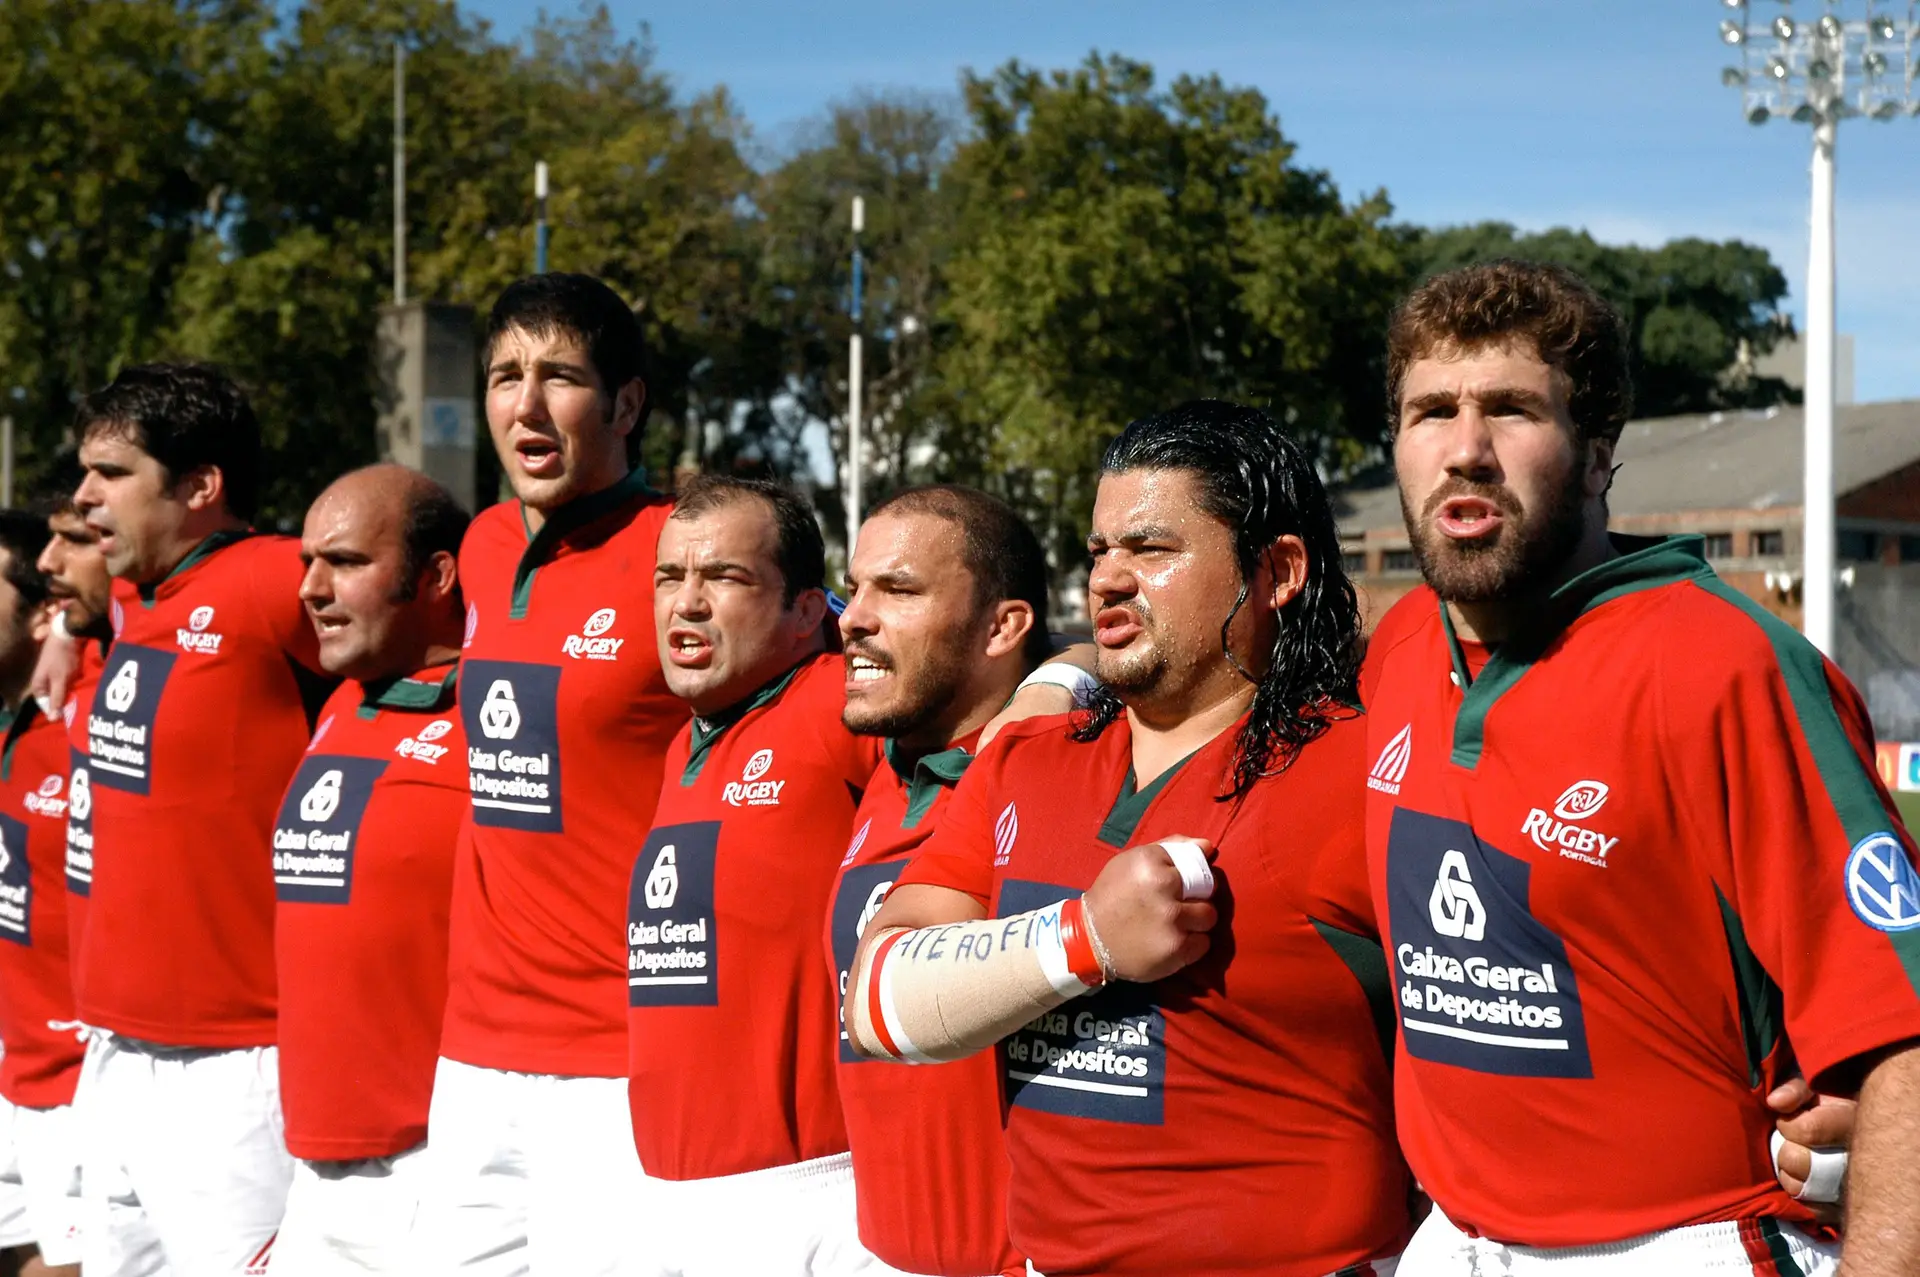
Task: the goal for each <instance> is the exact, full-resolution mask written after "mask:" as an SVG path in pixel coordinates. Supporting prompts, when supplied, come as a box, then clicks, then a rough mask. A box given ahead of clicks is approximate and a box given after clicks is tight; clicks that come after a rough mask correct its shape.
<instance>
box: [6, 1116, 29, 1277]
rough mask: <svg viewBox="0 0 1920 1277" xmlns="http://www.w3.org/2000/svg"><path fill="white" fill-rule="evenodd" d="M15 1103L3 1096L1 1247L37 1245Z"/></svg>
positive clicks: (8, 1248) (11, 1247) (10, 1248)
mask: <svg viewBox="0 0 1920 1277" xmlns="http://www.w3.org/2000/svg"><path fill="white" fill-rule="evenodd" d="M13 1112H14V1109H13V1105H12V1104H10V1103H9V1102H8V1101H6V1100H4V1099H0V1250H12V1249H13V1248H14V1247H16V1246H31V1245H33V1240H34V1238H33V1214H32V1211H31V1210H30V1209H29V1207H28V1205H27V1182H26V1177H25V1176H23V1175H21V1173H20V1149H19V1147H18V1146H17V1145H16V1144H15V1143H14V1137H13Z"/></svg>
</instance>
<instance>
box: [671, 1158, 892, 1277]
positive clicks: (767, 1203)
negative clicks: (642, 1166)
mask: <svg viewBox="0 0 1920 1277" xmlns="http://www.w3.org/2000/svg"><path fill="white" fill-rule="evenodd" d="M652 1189H653V1193H654V1202H655V1207H656V1209H655V1212H654V1215H655V1218H656V1219H657V1220H658V1221H659V1224H658V1227H657V1228H655V1229H654V1230H652V1231H653V1237H652V1241H653V1243H654V1244H653V1245H652V1246H651V1247H649V1248H648V1249H647V1251H646V1253H645V1254H642V1255H638V1256H637V1258H638V1259H639V1261H640V1262H639V1263H638V1265H637V1266H636V1267H635V1269H634V1273H635V1277H739V1275H740V1274H746V1273H751V1274H753V1275H754V1277H854V1275H855V1274H858V1275H859V1277H881V1275H883V1274H894V1273H897V1272H898V1271H899V1270H897V1269H894V1268H889V1267H888V1266H887V1265H885V1264H883V1263H881V1262H880V1261H879V1260H878V1259H875V1258H874V1257H873V1254H872V1253H871V1252H870V1251H868V1250H867V1248H866V1247H865V1246H862V1245H861V1244H860V1229H859V1223H858V1220H857V1218H856V1207H855V1204H854V1195H853V1157H852V1155H851V1154H849V1153H838V1154H835V1155H834V1156H832V1157H822V1158H817V1159H815V1160H813V1161H811V1162H797V1163H795V1164H794V1165H792V1166H775V1167H771V1168H769V1169H767V1170H764V1171H749V1172H747V1173H746V1174H744V1175H722V1176H718V1177H716V1178H714V1179H690V1180H678V1181H672V1180H654V1181H653V1183H652Z"/></svg>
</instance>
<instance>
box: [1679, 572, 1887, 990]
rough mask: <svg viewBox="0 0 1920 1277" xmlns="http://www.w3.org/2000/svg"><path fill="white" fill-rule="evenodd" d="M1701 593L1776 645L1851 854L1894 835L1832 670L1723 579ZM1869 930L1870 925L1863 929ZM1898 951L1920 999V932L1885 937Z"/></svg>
mask: <svg viewBox="0 0 1920 1277" xmlns="http://www.w3.org/2000/svg"><path fill="white" fill-rule="evenodd" d="M1697 584H1698V585H1699V586H1700V588H1701V589H1703V590H1705V591H1707V592H1708V593H1709V594H1712V595H1713V596H1714V597H1715V598H1718V599H1721V600H1723V601H1725V602H1726V603H1729V604H1731V605H1732V606H1734V607H1737V608H1739V609H1740V610H1741V611H1742V612H1744V613H1746V614H1747V616H1748V617H1749V618H1750V619H1751V620H1752V621H1753V623H1754V624H1756V625H1758V626H1759V627H1760V629H1761V632H1762V633H1764V634H1765V635H1766V636H1767V641H1768V642H1769V643H1771V644H1772V645H1773V656H1774V659H1775V660H1776V661H1778V662H1779V663H1780V675H1781V677H1782V678H1783V679H1785V680H1786V684H1787V694H1788V695H1789V696H1790V697H1791V698H1792V700H1793V716H1794V718H1795V719H1796V720H1798V722H1799V724H1800V735H1801V737H1802V738H1803V739H1804V740H1805V741H1806V742H1807V749H1808V751H1809V752H1810V753H1812V755H1813V761H1814V766H1816V767H1817V768H1819V770H1820V783H1821V784H1822V785H1824V786H1825V787H1826V791H1827V799H1828V801H1829V802H1831V803H1832V804H1833V810H1834V813H1835V814H1836V815H1838V816H1839V817H1840V826H1841V828H1842V829H1843V830H1844V831H1845V833H1846V838H1847V846H1848V848H1849V849H1851V848H1853V847H1857V846H1859V845H1860V843H1861V841H1862V840H1863V839H1866V838H1869V837H1872V836H1873V835H1874V834H1879V833H1892V832H1893V830H1894V828H1895V817H1894V816H1892V815H1891V814H1890V813H1888V811H1887V809H1886V808H1885V807H1882V806H1881V805H1880V791H1879V790H1877V789H1875V788H1874V784H1873V777H1872V776H1871V775H1870V774H1869V773H1868V771H1867V764H1866V763H1864V762H1862V761H1861V759H1860V756H1859V755H1858V754H1856V753H1854V750H1853V742H1852V741H1851V740H1850V739H1848V737H1847V729H1846V728H1845V727H1843V726H1841V724H1840V713H1839V711H1838V710H1836V709H1835V708H1834V706H1833V690H1832V689H1831V688H1830V687H1828V685H1827V669H1826V664H1825V662H1824V661H1822V660H1821V657H1820V652H1819V650H1818V649H1816V648H1815V647H1814V646H1813V644H1811V643H1809V642H1807V640H1806V639H1805V638H1804V637H1803V636H1802V635H1801V634H1800V632H1799V631H1798V630H1796V629H1794V628H1793V627H1792V626H1791V625H1788V624H1787V623H1786V622H1785V621H1783V620H1781V619H1780V618H1779V617H1777V616H1775V615H1774V614H1773V613H1771V612H1769V611H1767V609H1765V608H1763V607H1761V606H1760V605H1759V604H1758V603H1756V602H1754V601H1753V600H1752V599H1750V598H1748V597H1747V596H1746V595H1744V594H1742V593H1741V592H1740V591H1738V590H1736V589H1734V588H1733V587H1732V586H1730V585H1728V584H1727V583H1726V582H1725V581H1722V580H1721V579H1720V578H1719V577H1717V576H1714V577H1704V578H1701V579H1700V580H1699V581H1698V582H1697ZM1862 925H1865V924H1862ZM1881 934H1882V935H1885V936H1886V937H1887V939H1888V941H1889V942H1891V943H1892V945H1893V951H1894V953H1895V954H1896V955H1897V956H1898V957H1899V959H1900V965H1901V967H1902V968H1904V969H1905V970H1906V973H1907V979H1908V981H1909V982H1911V983H1912V985H1913V988H1914V992H1915V993H1916V994H1920V930H1916V931H1888V932H1882V933H1881Z"/></svg>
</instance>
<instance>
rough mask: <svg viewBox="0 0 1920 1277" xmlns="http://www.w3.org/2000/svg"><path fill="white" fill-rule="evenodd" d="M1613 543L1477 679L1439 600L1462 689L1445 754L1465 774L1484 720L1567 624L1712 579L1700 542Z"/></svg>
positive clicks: (1476, 760)
mask: <svg viewBox="0 0 1920 1277" xmlns="http://www.w3.org/2000/svg"><path fill="white" fill-rule="evenodd" d="M1613 543H1614V545H1615V546H1616V547H1618V548H1619V549H1620V550H1621V551H1622V553H1621V554H1620V555H1619V556H1617V557H1615V558H1611V559H1608V560H1607V561H1606V562H1605V563H1602V564H1600V565H1599V566H1598V567H1594V568H1589V569H1587V570H1586V571H1585V572H1582V573H1581V574H1580V575H1579V576H1576V577H1574V578H1573V579H1572V580H1571V581H1568V582H1566V583H1565V584H1564V585H1562V586H1560V587H1559V588H1558V589H1556V590H1555V591H1554V592H1553V593H1552V594H1550V595H1548V596H1547V599H1546V601H1545V603H1543V604H1542V605H1541V606H1540V608H1539V609H1538V612H1537V615H1536V617H1535V618H1534V620H1533V621H1532V622H1531V623H1530V624H1528V625H1526V626H1525V627H1524V628H1522V629H1519V630H1516V631H1515V632H1514V633H1513V634H1512V635H1510V636H1509V637H1508V638H1507V640H1506V641H1505V642H1503V643H1502V644H1500V646H1499V648H1498V649H1496V650H1495V651H1494V653H1493V655H1492V656H1491V657H1490V658H1489V659H1488V661H1487V663H1486V665H1485V666H1483V667H1482V668H1481V670H1480V677H1478V678H1470V677H1469V676H1468V673H1467V666H1466V659H1465V657H1464V655H1463V654H1462V652H1461V650H1460V640H1459V639H1458V638H1457V637H1455V635H1454V632H1453V617H1452V615H1451V614H1450V613H1449V612H1448V611H1447V605H1446V604H1445V603H1441V604H1440V605H1439V607H1440V623H1441V625H1442V626H1444V627H1445V629H1446V634H1447V645H1448V648H1449V650H1450V651H1451V652H1452V654H1453V663H1454V673H1455V674H1457V675H1458V676H1459V677H1460V681H1461V686H1462V687H1463V688H1464V689H1465V690H1464V691H1463V693H1462V695H1461V701H1460V713H1459V715H1458V717H1456V718H1455V719H1454V724H1453V749H1452V751H1451V753H1450V755H1449V757H1450V759H1451V761H1452V762H1453V764H1454V765H1455V766H1457V767H1465V768H1466V769H1468V770H1469V771H1471V770H1473V769H1474V768H1475V767H1478V766H1479V765H1480V755H1481V753H1482V752H1483V751H1484V750H1485V748H1486V741H1487V715H1488V714H1489V713H1491V712H1492V711H1493V707H1494V705H1495V704H1496V703H1498V701H1499V700H1500V698H1501V697H1502V696H1505V695H1506V694H1507V693H1508V692H1510V691H1512V690H1513V687H1514V685H1515V684H1516V683H1518V682H1519V681H1520V680H1521V678H1523V677H1524V676H1525V675H1526V673H1527V671H1528V670H1530V669H1532V668H1533V664H1534V662H1535V661H1537V660H1539V659H1540V658H1541V657H1542V656H1544V655H1545V654H1546V652H1547V649H1548V648H1550V647H1552V646H1553V644H1554V643H1555V642H1556V641H1558V640H1559V638H1560V635H1561V634H1562V633H1564V632H1565V631H1566V628H1567V627H1568V626H1569V625H1572V624H1573V623H1574V622H1575V621H1577V620H1579V619H1580V617H1582V616H1584V615H1585V614H1587V613H1588V612H1591V611H1592V610H1593V609H1595V608H1597V607H1600V606H1602V605H1604V604H1607V603H1611V602H1612V601H1613V600H1615V599H1617V598H1621V597H1623V596H1625V595H1628V594H1637V593H1639V592H1640V591H1641V590H1654V589H1658V588H1660V587H1661V586H1663V585H1673V584H1676V583H1678V582H1681V581H1686V580H1690V579H1694V578H1697V577H1699V576H1701V575H1706V576H1709V577H1710V576H1712V575H1713V569H1712V568H1710V567H1708V566H1707V561H1706V538H1704V537H1700V536H1673V537H1629V536H1619V535H1616V536H1614V538H1613Z"/></svg>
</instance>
